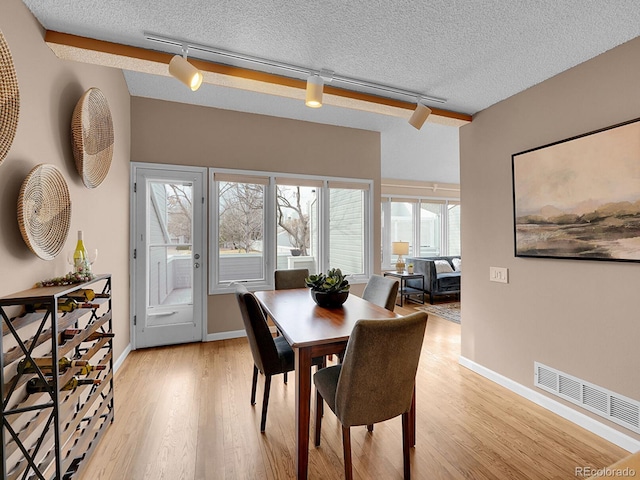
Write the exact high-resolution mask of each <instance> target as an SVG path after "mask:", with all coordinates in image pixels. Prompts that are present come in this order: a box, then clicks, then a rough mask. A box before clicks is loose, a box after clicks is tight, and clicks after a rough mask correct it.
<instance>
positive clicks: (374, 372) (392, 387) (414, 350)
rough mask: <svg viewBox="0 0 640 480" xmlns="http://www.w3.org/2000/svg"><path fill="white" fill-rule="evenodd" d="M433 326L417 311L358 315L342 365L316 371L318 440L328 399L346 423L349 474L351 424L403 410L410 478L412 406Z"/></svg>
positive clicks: (349, 474) (407, 475) (379, 419)
mask: <svg viewBox="0 0 640 480" xmlns="http://www.w3.org/2000/svg"><path fill="white" fill-rule="evenodd" d="M426 326H427V314H426V313H424V312H416V313H413V314H411V315H407V316H406V317H400V318H398V319H394V320H358V322H356V324H355V326H354V328H353V332H352V333H351V337H350V338H349V342H348V344H347V350H346V352H345V355H344V361H343V363H342V364H340V365H335V366H330V367H327V368H323V369H321V370H319V371H318V372H316V374H315V375H314V376H313V382H314V383H315V385H316V395H317V399H316V400H317V404H316V432H315V433H316V437H315V444H316V446H319V445H320V429H321V425H322V414H321V413H322V411H321V410H322V409H321V408H319V406H321V405H322V401H323V399H324V401H326V402H327V405H329V407H330V408H331V410H332V411H333V412H334V413H335V414H336V417H338V420H340V423H341V424H342V444H343V450H344V471H345V478H347V479H349V480H350V479H351V478H352V471H351V432H350V427H352V426H356V425H370V424H373V423H378V422H383V421H385V420H388V419H390V418H394V417H397V416H398V415H402V448H403V454H404V478H405V479H409V478H410V476H411V469H410V464H409V443H410V428H411V426H410V425H409V420H410V419H409V409H410V408H411V401H412V398H413V392H414V385H415V376H416V371H417V369H418V362H419V360H420V351H421V350H422V341H423V339H424V332H425V329H426Z"/></svg>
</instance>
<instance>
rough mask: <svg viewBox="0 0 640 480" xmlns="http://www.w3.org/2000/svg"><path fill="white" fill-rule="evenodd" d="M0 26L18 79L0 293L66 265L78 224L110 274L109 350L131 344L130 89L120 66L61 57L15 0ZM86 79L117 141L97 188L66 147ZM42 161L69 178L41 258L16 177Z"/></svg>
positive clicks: (0, 5) (0, 179) (3, 198)
mask: <svg viewBox="0 0 640 480" xmlns="http://www.w3.org/2000/svg"><path fill="white" fill-rule="evenodd" d="M0 29H1V30H2V32H3V33H4V36H5V38H6V40H7V43H8V44H9V47H10V49H11V52H12V56H13V61H14V64H15V68H16V73H17V76H18V82H19V85H20V118H19V123H18V130H17V134H16V137H15V140H14V142H13V145H12V148H11V150H10V151H9V153H8V155H7V157H6V158H5V160H4V162H3V163H2V165H0V225H1V226H2V227H1V228H0V265H1V271H0V296H5V295H10V294H11V293H13V292H16V291H19V290H24V289H27V288H31V287H32V286H33V284H34V283H35V282H37V281H39V280H44V279H46V278H51V277H55V276H60V275H63V274H65V273H66V272H68V271H69V270H70V268H71V267H70V265H68V264H67V260H66V252H67V251H68V250H72V249H74V248H75V244H76V239H77V235H76V232H77V230H83V231H84V238H85V242H86V245H87V246H88V247H89V248H97V249H98V250H99V258H98V260H97V261H96V263H95V265H94V271H97V272H100V273H103V272H105V273H106V272H109V273H112V274H113V293H114V302H113V305H114V315H113V321H114V331H115V333H116V337H115V345H114V355H115V358H116V359H117V358H118V356H119V355H120V354H121V353H122V352H123V351H124V349H125V348H126V346H127V345H128V344H129V320H128V319H129V265H128V250H129V219H128V217H129V215H128V211H129V147H130V104H129V99H130V97H129V93H128V90H127V86H126V83H125V81H124V77H123V75H122V72H121V71H120V70H114V69H108V68H103V67H96V66H89V65H83V64H79V63H71V62H65V61H62V60H59V59H58V58H56V57H55V55H54V54H53V53H52V52H51V50H49V48H48V47H47V46H46V44H45V43H44V41H43V34H44V32H43V30H42V27H41V26H40V24H39V23H38V22H37V21H36V20H35V19H34V18H33V16H32V15H31V13H30V12H29V10H28V9H27V8H26V7H25V6H24V4H23V3H22V2H21V1H20V0H2V1H1V2H0ZM90 87H98V88H100V89H101V90H102V91H103V92H104V94H105V96H106V97H107V100H108V101H109V105H110V108H111V113H112V116H113V123H114V128H115V149H114V156H113V163H112V166H111V170H110V172H109V175H108V176H107V178H106V180H105V181H104V183H103V184H102V185H100V186H99V187H98V188H97V189H93V190H89V189H87V188H85V187H84V185H83V184H82V181H81V179H80V176H79V175H78V173H77V171H76V169H75V164H74V160H73V155H72V153H71V146H70V140H69V138H70V126H71V114H72V112H73V109H74V107H75V105H76V103H77V101H78V99H79V98H80V96H81V95H82V94H83V93H84V92H85V91H86V90H87V89H88V88H90ZM40 163H49V164H53V165H55V166H56V167H58V168H59V169H60V170H61V171H62V173H63V175H64V177H65V179H66V180H67V184H68V186H69V191H70V195H71V202H72V213H71V228H70V231H69V236H68V238H67V242H66V244H65V247H64V249H63V251H62V253H61V254H60V255H59V256H58V257H56V258H55V259H54V260H51V261H45V260H41V259H40V258H38V257H37V256H36V255H35V254H33V253H32V252H31V251H30V250H29V249H28V248H27V246H26V244H25V243H24V241H23V239H22V236H21V235H20V230H19V228H18V223H17V220H16V203H17V198H18V193H19V190H20V185H21V184H22V182H23V180H24V178H25V177H26V175H27V174H28V173H29V172H30V171H31V169H33V167H35V166H36V165H38V164H40Z"/></svg>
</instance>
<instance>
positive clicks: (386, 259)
mask: <svg viewBox="0 0 640 480" xmlns="http://www.w3.org/2000/svg"><path fill="white" fill-rule="evenodd" d="M391 199H393V200H402V199H407V200H408V201H409V200H410V201H412V202H413V201H416V200H417V201H416V202H415V204H414V206H413V208H412V218H413V244H414V245H419V244H420V204H421V203H433V202H437V203H441V204H442V208H441V212H440V222H441V223H440V251H441V253H440V254H441V255H448V254H449V241H448V240H449V215H448V211H447V207H448V206H449V205H460V199H459V198H443V197H435V196H425V197H421V196H415V195H383V196H382V198H381V199H380V200H381V209H380V211H381V214H382V215H383V216H384V220H383V221H381V222H382V224H383V226H382V235H381V237H382V262H381V263H382V265H381V269H382V270H383V271H385V270H393V269H395V264H394V263H393V259H392V257H393V255H392V254H391V231H390V222H391Z"/></svg>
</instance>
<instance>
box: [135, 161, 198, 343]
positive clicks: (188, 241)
mask: <svg viewBox="0 0 640 480" xmlns="http://www.w3.org/2000/svg"><path fill="white" fill-rule="evenodd" d="M132 178H133V182H134V189H133V192H134V193H133V208H132V210H133V212H132V213H133V215H132V218H133V222H132V233H133V242H132V245H133V249H134V259H133V272H132V273H133V282H132V288H133V295H132V297H131V298H132V304H133V306H132V308H133V315H134V316H133V318H134V325H133V338H134V342H133V344H134V346H135V348H144V347H155V346H159V345H170V344H176V343H188V342H195V341H201V340H202V339H203V338H204V336H205V334H206V332H205V330H204V328H205V327H206V322H205V320H204V316H205V310H206V308H205V304H204V301H205V299H206V296H205V285H204V282H205V279H206V275H205V267H206V265H207V262H206V260H205V258H204V252H205V248H204V242H205V239H204V232H205V228H204V225H205V217H204V215H205V212H204V205H206V203H205V199H204V195H205V191H206V190H205V188H204V182H205V181H206V169H201V168H190V167H172V166H168V165H162V166H155V165H149V164H133V166H132Z"/></svg>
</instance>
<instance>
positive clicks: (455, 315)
mask: <svg viewBox="0 0 640 480" xmlns="http://www.w3.org/2000/svg"><path fill="white" fill-rule="evenodd" d="M417 308H418V310H422V311H423V312H427V313H428V314H432V315H437V316H438V317H440V318H444V319H445V320H449V321H450V322H454V323H460V302H452V303H441V304H440V305H425V306H424V307H417Z"/></svg>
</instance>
